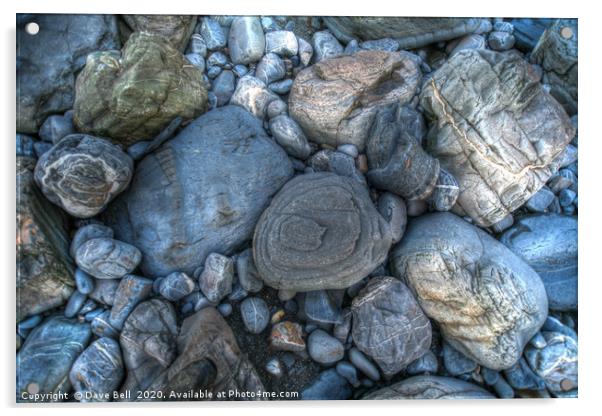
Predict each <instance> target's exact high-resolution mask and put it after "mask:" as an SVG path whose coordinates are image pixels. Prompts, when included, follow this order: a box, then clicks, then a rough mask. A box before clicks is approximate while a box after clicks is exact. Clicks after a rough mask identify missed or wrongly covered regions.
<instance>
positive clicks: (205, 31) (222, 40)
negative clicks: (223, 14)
mask: <svg viewBox="0 0 602 416" xmlns="http://www.w3.org/2000/svg"><path fill="white" fill-rule="evenodd" d="M200 33H201V36H202V37H203V40H204V41H205V45H206V47H207V49H209V50H210V51H214V50H216V49H221V48H223V47H224V46H226V44H227V42H228V39H227V37H226V34H225V33H224V30H223V29H222V27H221V26H220V24H219V22H217V21H216V20H215V19H212V18H211V17H209V16H205V17H203V19H202V23H201V32H200Z"/></svg>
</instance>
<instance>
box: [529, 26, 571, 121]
mask: <svg viewBox="0 0 602 416" xmlns="http://www.w3.org/2000/svg"><path fill="white" fill-rule="evenodd" d="M577 32H578V25H577V19H558V20H556V21H554V23H553V24H552V25H551V26H550V27H549V28H547V29H546V31H545V32H544V33H543V35H542V36H541V37H540V38H539V41H538V42H537V45H535V48H534V49H533V52H532V53H531V61H532V62H534V63H536V64H539V65H541V67H542V68H543V70H544V76H543V82H544V83H546V84H548V85H550V87H551V89H550V93H551V94H552V95H553V96H554V98H556V99H557V100H558V102H560V103H561V104H562V106H563V107H564V109H565V110H566V111H567V113H569V115H573V114H576V113H577V109H578V105H577V104H578V93H577V92H578V91H577V90H578V88H577V87H578V82H577V81H578V80H577V77H578V45H577V43H578V42H577Z"/></svg>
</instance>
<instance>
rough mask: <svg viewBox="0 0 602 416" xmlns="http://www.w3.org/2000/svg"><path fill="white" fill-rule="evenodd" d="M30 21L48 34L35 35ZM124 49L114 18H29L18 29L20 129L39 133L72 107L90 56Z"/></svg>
mask: <svg viewBox="0 0 602 416" xmlns="http://www.w3.org/2000/svg"><path fill="white" fill-rule="evenodd" d="M29 22H35V23H37V24H38V25H39V26H40V28H43V30H40V32H39V33H38V34H36V35H35V36H32V35H29V34H28V33H27V32H26V31H25V26H26V25H27V23H29ZM72 28H77V30H72ZM119 47H120V42H119V34H118V31H117V20H116V18H115V16H114V15H108V14H105V15H102V14H96V15H94V14H31V15H26V16H25V18H24V19H23V20H21V21H20V22H19V25H18V27H17V131H18V132H22V133H37V131H38V127H39V126H40V125H41V124H42V122H43V121H44V120H46V117H48V116H49V115H51V114H57V113H63V112H64V111H66V110H68V109H70V108H72V107H73V100H74V96H75V74H76V73H77V72H78V71H79V70H80V69H81V68H82V67H83V66H84V64H85V62H86V56H87V55H88V53H90V52H95V51H101V50H108V49H119Z"/></svg>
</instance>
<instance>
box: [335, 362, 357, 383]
mask: <svg viewBox="0 0 602 416" xmlns="http://www.w3.org/2000/svg"><path fill="white" fill-rule="evenodd" d="M336 370H337V373H339V375H340V376H343V377H345V380H347V382H348V383H349V384H351V385H352V386H353V387H359V385H360V382H359V380H358V378H357V370H356V369H355V367H354V366H353V364H351V363H350V362H348V361H339V362H338V363H337V366H336Z"/></svg>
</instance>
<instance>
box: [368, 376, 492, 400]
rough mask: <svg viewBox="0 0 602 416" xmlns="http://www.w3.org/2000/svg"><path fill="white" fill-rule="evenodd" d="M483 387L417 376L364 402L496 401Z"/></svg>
mask: <svg viewBox="0 0 602 416" xmlns="http://www.w3.org/2000/svg"><path fill="white" fill-rule="evenodd" d="M494 398H495V396H493V395H492V394H491V393H489V392H488V391H487V390H484V389H482V388H481V387H479V386H477V385H475V384H472V383H468V382H466V381H462V380H459V379H457V378H452V377H439V376H415V377H410V378H407V379H405V380H403V381H400V382H398V383H395V384H393V385H391V386H388V387H384V388H382V389H380V390H377V391H374V392H372V393H369V394H367V395H366V396H364V397H363V399H364V400H407V399H428V400H432V399H494Z"/></svg>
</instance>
